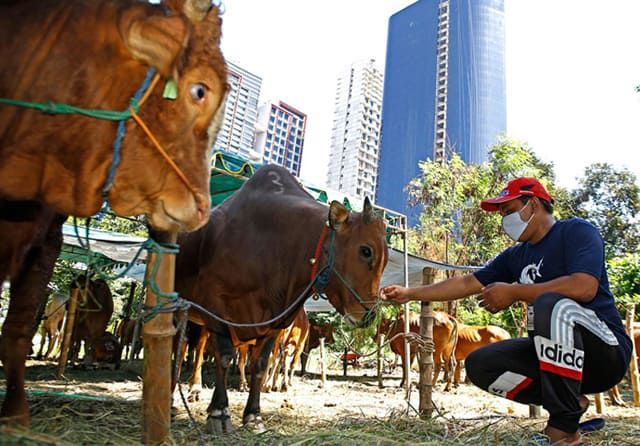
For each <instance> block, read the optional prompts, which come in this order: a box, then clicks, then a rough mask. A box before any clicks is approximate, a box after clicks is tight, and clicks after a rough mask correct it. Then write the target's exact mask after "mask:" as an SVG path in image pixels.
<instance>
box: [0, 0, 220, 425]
mask: <svg viewBox="0 0 640 446" xmlns="http://www.w3.org/2000/svg"><path fill="white" fill-rule="evenodd" d="M183 11H184V12H183ZM220 24H221V21H220V18H219V16H218V10H217V9H216V8H213V7H212V6H211V3H210V1H209V0H185V4H184V5H183V2H182V1H180V0H171V1H169V2H168V3H167V4H166V5H152V4H149V3H147V2H139V1H135V0H121V1H113V0H101V1H100V0H96V1H91V2H87V1H83V0H70V1H64V2H59V1H56V0H24V1H10V0H8V1H2V2H0V40H1V41H2V42H3V44H2V45H0V59H1V60H2V63H3V65H2V67H3V69H2V70H0V98H3V99H14V100H20V101H26V102H30V103H49V102H57V103H64V104H71V105H74V106H78V107H83V108H88V109H105V110H117V111H122V110H125V109H127V108H128V104H129V100H130V98H132V96H133V95H134V92H135V91H136V90H138V88H139V87H140V86H141V85H142V83H143V79H144V78H145V75H146V73H147V71H148V69H149V68H150V67H154V68H156V69H157V71H158V73H159V76H160V78H159V79H160V82H159V85H158V86H156V87H155V88H151V87H150V88H149V93H150V96H149V97H148V99H147V100H146V102H145V103H144V104H142V105H141V106H140V109H139V116H140V117H141V119H142V121H144V122H145V123H146V124H147V125H148V127H149V128H150V131H151V132H152V133H153V134H154V135H155V137H156V138H157V140H158V141H159V144H160V145H161V146H163V147H164V149H165V150H166V152H167V153H168V157H169V158H171V159H173V161H174V162H175V164H176V165H177V168H178V170H179V171H180V172H181V173H182V175H183V177H182V178H180V177H179V176H178V174H177V172H173V171H172V170H171V168H170V167H169V164H168V162H167V161H166V159H165V158H164V156H162V155H160V154H159V153H158V150H157V149H156V148H155V146H154V144H153V143H152V142H151V140H150V138H149V137H148V136H147V135H146V134H145V133H144V132H143V130H141V128H140V126H139V125H137V124H136V123H134V122H133V121H131V120H130V121H128V122H127V124H126V126H125V128H126V135H125V136H124V139H123V140H122V150H121V153H120V163H119V165H118V167H117V168H116V169H115V177H114V179H113V183H112V186H111V187H107V188H106V193H107V194H108V199H109V203H110V205H111V207H112V208H113V209H114V210H115V211H116V212H117V213H118V214H120V215H136V214H146V215H147V216H148V218H149V221H150V223H151V225H152V226H154V227H156V228H158V229H170V230H175V229H181V230H193V229H195V228H197V227H198V226H200V225H201V224H203V223H204V222H205V220H206V216H207V214H208V210H209V203H210V199H209V156H210V149H209V148H210V147H211V143H212V141H213V139H214V138H215V133H216V129H217V127H216V126H212V125H211V123H212V122H214V121H215V120H214V116H215V115H216V111H217V112H218V116H220V112H221V111H222V104H223V99H224V95H225V91H226V90H227V88H228V87H227V84H226V68H225V63H224V60H223V58H222V54H221V52H220V50H219V43H220ZM168 79H173V80H174V81H175V83H176V85H177V92H178V96H177V99H176V100H173V101H171V100H166V99H163V98H162V90H163V87H164V84H165V81H167V80H168ZM116 128H117V123H116V122H114V121H107V120H99V119H94V118H89V117H86V116H82V115H78V114H74V115H58V116H51V115H49V114H43V113H41V112H40V111H36V110H33V109H31V108H25V107H18V106H13V105H7V104H2V103H0V229H1V230H0V257H2V259H1V260H0V280H4V279H5V278H9V280H10V281H11V304H10V308H9V313H8V315H7V319H6V320H5V323H4V325H3V328H2V345H0V357H1V359H2V363H3V367H4V371H5V375H6V376H7V394H6V397H5V399H4V402H3V405H2V409H1V410H0V417H2V418H6V419H8V420H9V421H12V422H16V423H19V424H24V425H27V424H29V409H28V405H27V400H26V395H25V392H24V362H25V359H26V356H27V354H28V351H29V349H30V343H31V338H32V337H33V333H34V332H35V327H34V325H35V315H36V314H37V312H38V309H39V308H40V305H41V304H42V302H43V300H44V296H45V287H46V284H47V282H48V280H49V278H50V276H51V272H52V268H53V264H54V262H55V259H56V257H57V254H58V253H59V251H60V244H61V240H62V236H61V225H62V223H63V221H64V219H65V215H67V214H73V215H78V216H89V215H92V214H94V213H95V212H96V211H98V209H99V208H100V206H101V204H102V201H103V192H102V189H103V187H104V186H106V185H107V173H108V171H109V170H110V169H111V167H110V166H111V164H112V159H113V158H114V152H113V149H112V145H113V143H114V140H115V137H116ZM36 200H37V201H36Z"/></svg>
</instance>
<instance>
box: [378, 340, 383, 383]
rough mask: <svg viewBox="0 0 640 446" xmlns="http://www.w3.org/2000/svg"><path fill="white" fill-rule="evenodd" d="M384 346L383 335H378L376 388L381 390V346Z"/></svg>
mask: <svg viewBox="0 0 640 446" xmlns="http://www.w3.org/2000/svg"><path fill="white" fill-rule="evenodd" d="M383 345H384V333H380V334H379V335H378V388H380V389H382V388H383V387H384V385H383V384H382V371H383V370H382V369H383V363H382V346H383Z"/></svg>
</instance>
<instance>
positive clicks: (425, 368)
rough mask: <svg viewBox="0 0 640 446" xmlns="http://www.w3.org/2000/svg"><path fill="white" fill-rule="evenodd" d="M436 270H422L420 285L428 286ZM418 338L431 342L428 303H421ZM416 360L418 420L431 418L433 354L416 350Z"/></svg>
mask: <svg viewBox="0 0 640 446" xmlns="http://www.w3.org/2000/svg"><path fill="white" fill-rule="evenodd" d="M435 276H436V270H435V269H434V268H424V269H423V270H422V283H423V284H424V285H430V284H432V283H433V282H434V280H435ZM420 336H422V337H423V338H426V339H425V340H426V341H427V342H429V341H431V342H433V310H432V308H431V304H430V302H422V304H421V306H420ZM418 360H419V364H420V381H419V385H418V387H419V393H420V400H419V405H418V412H419V414H420V418H431V416H432V415H433V409H434V405H433V399H432V396H433V384H432V382H433V352H432V351H430V352H428V353H427V352H425V351H422V350H418Z"/></svg>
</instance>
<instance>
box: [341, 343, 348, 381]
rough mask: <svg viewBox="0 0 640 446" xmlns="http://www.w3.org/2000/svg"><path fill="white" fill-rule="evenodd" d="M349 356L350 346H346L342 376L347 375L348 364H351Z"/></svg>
mask: <svg viewBox="0 0 640 446" xmlns="http://www.w3.org/2000/svg"><path fill="white" fill-rule="evenodd" d="M348 356H349V348H348V347H345V348H344V356H343V357H342V376H345V377H346V376H347V366H348V365H349V364H348V362H347V357H348Z"/></svg>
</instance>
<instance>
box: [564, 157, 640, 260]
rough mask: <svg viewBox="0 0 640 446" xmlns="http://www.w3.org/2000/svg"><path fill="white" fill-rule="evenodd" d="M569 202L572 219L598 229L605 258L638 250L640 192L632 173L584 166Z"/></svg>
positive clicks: (605, 165) (595, 165)
mask: <svg viewBox="0 0 640 446" xmlns="http://www.w3.org/2000/svg"><path fill="white" fill-rule="evenodd" d="M572 198H573V201H574V207H575V209H576V215H577V216H579V217H582V218H584V219H586V220H588V221H590V222H591V223H593V224H594V225H595V226H597V227H598V229H600V232H601V233H602V237H603V238H604V241H605V250H606V254H607V258H612V257H615V256H619V255H621V254H625V253H633V252H636V251H637V250H638V245H639V243H640V231H639V230H638V213H639V212H640V189H639V188H638V185H637V183H636V176H635V175H634V174H633V173H632V172H630V171H629V170H628V169H626V168H620V169H616V168H615V167H613V166H612V165H611V164H608V163H595V164H592V165H590V166H587V167H586V168H585V171H584V176H583V177H582V178H580V179H579V187H578V188H577V189H576V190H575V191H574V192H573V194H572Z"/></svg>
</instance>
